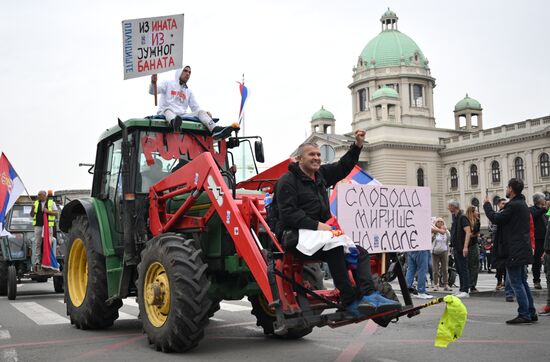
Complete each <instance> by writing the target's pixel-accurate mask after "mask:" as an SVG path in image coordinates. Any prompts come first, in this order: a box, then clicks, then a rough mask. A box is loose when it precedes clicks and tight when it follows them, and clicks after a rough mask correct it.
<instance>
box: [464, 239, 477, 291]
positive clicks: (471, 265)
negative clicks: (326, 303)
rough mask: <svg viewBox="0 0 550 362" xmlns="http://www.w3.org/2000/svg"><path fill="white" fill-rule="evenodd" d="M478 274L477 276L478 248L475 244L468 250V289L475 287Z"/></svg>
mask: <svg viewBox="0 0 550 362" xmlns="http://www.w3.org/2000/svg"><path fill="white" fill-rule="evenodd" d="M478 274H479V246H478V244H477V243H475V244H474V245H472V246H471V247H469V248H468V281H469V282H470V288H475V287H476V285H477V275H478ZM461 286H462V284H461Z"/></svg>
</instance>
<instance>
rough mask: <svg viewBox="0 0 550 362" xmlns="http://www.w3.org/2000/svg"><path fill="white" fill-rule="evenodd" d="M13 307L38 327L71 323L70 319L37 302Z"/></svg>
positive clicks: (18, 304)
mask: <svg viewBox="0 0 550 362" xmlns="http://www.w3.org/2000/svg"><path fill="white" fill-rule="evenodd" d="M11 305H13V306H14V307H15V308H16V309H17V310H18V311H20V312H21V313H23V314H24V315H25V316H26V317H27V318H29V319H31V320H32V321H33V322H34V323H36V324H38V325H50V324H64V323H69V319H67V318H65V317H62V316H60V315H59V314H57V313H55V312H53V311H51V310H49V309H48V308H46V307H43V306H41V305H40V304H38V303H35V302H23V303H11Z"/></svg>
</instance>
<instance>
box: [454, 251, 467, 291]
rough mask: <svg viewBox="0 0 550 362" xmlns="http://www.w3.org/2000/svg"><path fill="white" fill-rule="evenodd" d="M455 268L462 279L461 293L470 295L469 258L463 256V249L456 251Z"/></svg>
mask: <svg viewBox="0 0 550 362" xmlns="http://www.w3.org/2000/svg"><path fill="white" fill-rule="evenodd" d="M453 256H454V258H455V266H456V272H457V273H458V278H459V279H460V289H459V290H460V291H461V292H466V293H468V292H469V290H470V275H469V274H470V273H469V271H468V258H465V257H464V255H462V249H460V250H457V249H456V248H455V249H454V254H453Z"/></svg>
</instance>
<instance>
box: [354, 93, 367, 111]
mask: <svg viewBox="0 0 550 362" xmlns="http://www.w3.org/2000/svg"><path fill="white" fill-rule="evenodd" d="M368 91H369V90H368V89H367V88H362V89H359V92H357V94H358V97H359V99H358V101H359V112H364V111H366V110H367V109H368V108H369V103H368V99H369V98H368Z"/></svg>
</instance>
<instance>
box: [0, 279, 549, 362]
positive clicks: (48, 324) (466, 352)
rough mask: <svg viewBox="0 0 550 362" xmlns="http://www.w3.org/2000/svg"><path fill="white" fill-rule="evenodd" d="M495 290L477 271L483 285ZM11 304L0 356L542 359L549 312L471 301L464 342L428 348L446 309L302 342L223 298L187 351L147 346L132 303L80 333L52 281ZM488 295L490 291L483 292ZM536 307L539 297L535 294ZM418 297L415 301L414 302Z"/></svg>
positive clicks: (2, 322)
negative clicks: (533, 315) (270, 332)
mask: <svg viewBox="0 0 550 362" xmlns="http://www.w3.org/2000/svg"><path fill="white" fill-rule="evenodd" d="M482 285H486V286H487V287H486V288H493V287H494V276H493V275H486V274H485V275H483V274H482V275H481V278H480V289H482V288H485V287H482ZM18 292H19V293H18V296H17V299H16V300H15V301H9V300H7V299H6V298H5V297H0V361H56V362H60V361H98V360H99V361H103V360H109V361H153V360H154V361H174V360H185V361H220V360H223V361H278V362H280V361H287V360H297V359H298V360H300V361H303V362H307V361H316V362H321V361H339V362H343V361H352V360H353V361H380V362H391V361H441V360H445V361H446V362H450V361H463V360H464V359H465V358H467V357H468V359H470V360H473V361H495V360H498V361H499V362H505V361H514V362H517V361H519V360H521V361H543V360H547V358H548V354H547V350H548V344H549V342H548V341H549V339H548V336H550V317H542V318H541V320H540V321H539V322H538V323H537V324H535V325H532V326H507V325H505V324H504V321H505V320H506V319H509V318H510V317H513V316H514V315H515V309H516V307H517V306H516V304H515V303H506V302H505V301H504V300H503V298H502V297H501V296H497V297H496V296H491V295H486V296H487V297H486V298H475V297H473V298H470V299H469V300H466V301H465V303H466V305H467V307H468V311H469V316H468V324H467V326H466V328H465V330H464V334H463V337H462V339H461V340H460V341H459V342H457V343H455V344H452V345H451V346H450V347H449V348H448V349H438V348H434V347H433V342H434V336H435V331H436V328H437V323H438V320H439V318H440V316H441V314H442V312H443V309H444V307H443V306H441V305H440V306H435V307H431V308H429V309H426V310H424V311H423V313H422V314H421V315H420V316H418V317H415V318H413V319H408V318H404V319H402V320H400V321H399V323H397V324H392V325H390V326H389V327H388V328H381V327H378V326H377V325H376V324H374V323H373V322H367V323H361V324H355V325H351V326H347V327H343V328H338V329H330V328H321V329H315V330H314V332H313V333H312V334H310V335H309V336H307V337H306V338H304V339H303V340H300V341H282V340H278V339H276V338H266V337H264V335H263V333H262V332H261V330H259V329H258V328H257V327H256V326H255V319H254V317H253V316H251V315H250V306H249V304H248V302H246V301H232V302H225V303H223V304H222V306H221V310H220V311H219V312H218V313H216V315H215V317H214V318H213V319H212V321H211V323H210V325H209V326H208V328H207V330H206V337H205V339H204V340H203V341H202V343H201V344H200V346H199V347H198V348H197V349H195V350H193V351H192V352H190V353H187V354H163V353H160V352H156V351H154V350H153V349H151V348H150V347H149V346H148V345H147V342H146V338H145V337H144V335H143V334H142V331H141V324H140V321H139V320H138V319H137V315H138V308H137V305H136V303H135V302H132V301H131V300H127V301H126V302H125V304H124V306H123V307H122V308H121V317H120V319H119V320H117V321H116V322H115V325H114V326H113V327H112V328H109V329H107V330H103V331H82V330H78V329H76V328H74V327H72V326H71V325H70V324H69V321H68V319H67V316H66V313H65V305H64V304H63V300H62V295H61V294H55V293H53V285H52V284H51V283H30V284H24V285H22V286H20V288H19V290H18ZM485 294H487V293H485ZM536 301H537V305H538V306H540V305H541V304H542V303H543V302H544V299H543V297H542V296H539V297H537V300H536ZM415 302H418V301H415Z"/></svg>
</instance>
